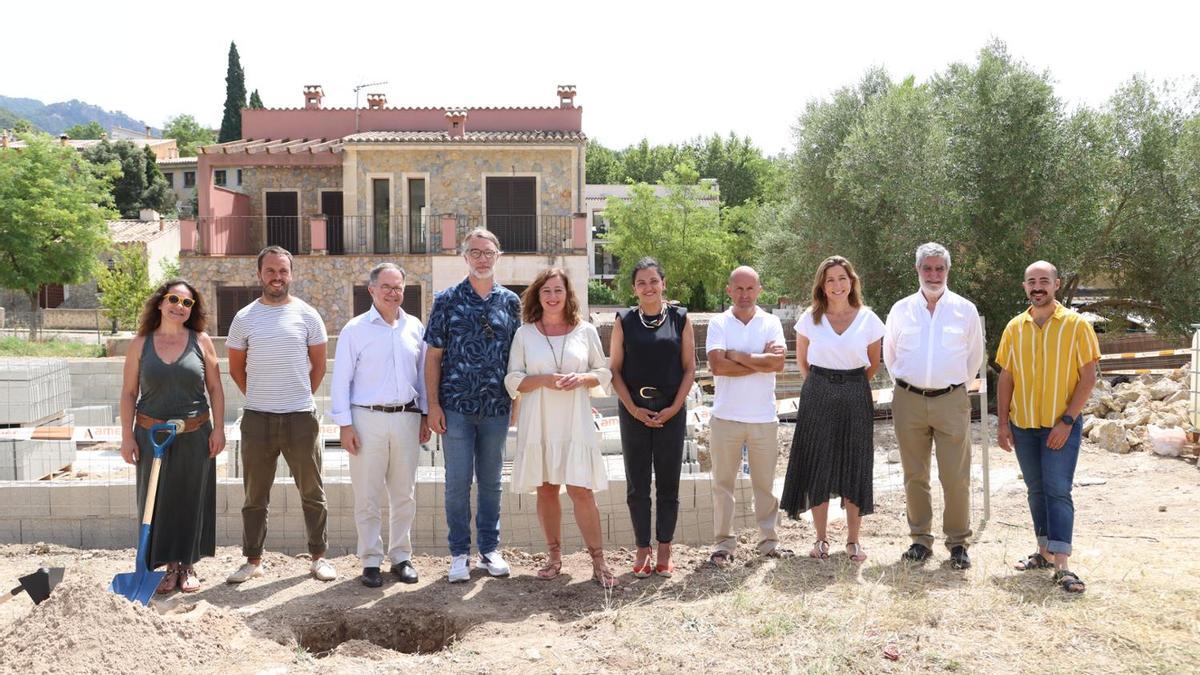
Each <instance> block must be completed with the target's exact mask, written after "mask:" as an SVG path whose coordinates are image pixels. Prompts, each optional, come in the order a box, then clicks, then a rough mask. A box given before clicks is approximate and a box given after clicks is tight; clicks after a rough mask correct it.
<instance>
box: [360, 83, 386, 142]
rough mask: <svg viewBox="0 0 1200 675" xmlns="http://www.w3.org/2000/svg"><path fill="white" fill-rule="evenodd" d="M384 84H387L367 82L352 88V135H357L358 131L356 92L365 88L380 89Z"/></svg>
mask: <svg viewBox="0 0 1200 675" xmlns="http://www.w3.org/2000/svg"><path fill="white" fill-rule="evenodd" d="M385 84H387V82H367V83H366V84H360V85H357V86H356V87H354V133H356V134H357V133H358V131H359V128H358V92H360V91H362V90H363V89H366V88H367V87H380V86H383V85H385Z"/></svg>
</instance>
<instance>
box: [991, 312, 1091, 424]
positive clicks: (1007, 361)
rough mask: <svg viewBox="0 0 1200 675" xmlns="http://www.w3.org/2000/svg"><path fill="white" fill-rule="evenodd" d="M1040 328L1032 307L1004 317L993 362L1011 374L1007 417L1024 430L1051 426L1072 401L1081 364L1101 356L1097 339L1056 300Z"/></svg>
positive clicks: (1077, 315) (1080, 319) (1089, 326)
mask: <svg viewBox="0 0 1200 675" xmlns="http://www.w3.org/2000/svg"><path fill="white" fill-rule="evenodd" d="M1055 304H1056V306H1055V308H1054V314H1053V315H1052V316H1051V317H1050V318H1049V319H1047V320H1046V323H1044V324H1042V326H1041V327H1039V326H1038V325H1037V323H1036V322H1035V321H1034V320H1033V314H1032V313H1031V311H1024V312H1021V313H1020V314H1018V315H1017V316H1016V317H1014V318H1013V320H1012V321H1009V322H1008V326H1006V327H1005V328H1004V335H1002V336H1001V337H1000V347H999V348H998V349H997V350H996V362H997V363H999V364H1000V367H1002V368H1004V369H1005V370H1007V371H1008V372H1009V373H1011V374H1012V377H1013V396H1012V402H1011V404H1010V406H1009V419H1010V420H1011V421H1012V423H1013V424H1014V425H1016V426H1018V427H1020V428H1022V429H1036V428H1047V429H1048V428H1050V427H1053V426H1054V425H1055V424H1056V423H1057V422H1058V419H1059V418H1060V417H1062V416H1063V413H1065V412H1066V411H1067V404H1068V403H1070V402H1071V395H1072V394H1074V393H1075V385H1077V384H1079V369H1080V368H1082V367H1083V366H1084V364H1087V363H1091V362H1093V361H1095V360H1097V359H1099V358H1100V342H1099V341H1098V340H1097V339H1096V331H1094V330H1092V326H1091V324H1089V323H1088V322H1087V321H1085V320H1084V319H1083V317H1081V316H1079V313H1078V312H1075V311H1073V310H1070V309H1067V308H1066V307H1063V306H1062V305H1060V304H1057V303H1055Z"/></svg>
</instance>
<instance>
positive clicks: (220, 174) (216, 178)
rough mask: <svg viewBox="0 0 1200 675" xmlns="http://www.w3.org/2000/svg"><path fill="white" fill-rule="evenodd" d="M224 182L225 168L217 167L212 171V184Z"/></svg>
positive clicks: (222, 183)
mask: <svg viewBox="0 0 1200 675" xmlns="http://www.w3.org/2000/svg"><path fill="white" fill-rule="evenodd" d="M224 184H225V169H217V170H216V171H213V185H224Z"/></svg>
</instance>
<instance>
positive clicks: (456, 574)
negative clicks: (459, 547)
mask: <svg viewBox="0 0 1200 675" xmlns="http://www.w3.org/2000/svg"><path fill="white" fill-rule="evenodd" d="M470 559H471V556H469V555H466V554H463V555H456V556H451V557H450V583H452V584H456V583H458V582H460V581H469V580H470V579H471V564H470V562H468V561H469V560H470Z"/></svg>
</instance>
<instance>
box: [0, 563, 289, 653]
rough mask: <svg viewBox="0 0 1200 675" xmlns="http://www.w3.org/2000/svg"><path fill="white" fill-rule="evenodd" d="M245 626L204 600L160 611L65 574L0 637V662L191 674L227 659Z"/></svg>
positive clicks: (244, 630)
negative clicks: (186, 672) (56, 584)
mask: <svg viewBox="0 0 1200 675" xmlns="http://www.w3.org/2000/svg"><path fill="white" fill-rule="evenodd" d="M246 630H247V628H246V624H245V622H244V621H243V620H242V619H241V618H240V617H238V616H237V615H235V614H233V613H231V612H229V611H228V610H225V609H222V608H219V607H214V606H212V605H210V604H208V603H206V602H200V603H197V604H194V605H193V604H176V605H174V606H172V607H171V608H170V609H165V608H164V613H160V609H156V608H155V606H151V607H144V606H142V605H140V604H137V603H133V602H130V601H129V600H127V599H125V598H124V597H121V596H119V595H116V594H114V593H111V592H109V591H108V590H106V589H104V588H101V587H99V586H98V585H96V584H95V583H94V582H91V583H89V582H87V581H83V580H72V579H69V578H68V579H65V580H64V581H63V582H62V583H61V584H60V585H59V586H58V587H57V588H55V589H54V593H53V594H51V596H50V598H49V599H48V600H46V601H45V602H43V603H42V604H41V605H37V606H34V607H32V608H30V610H29V614H28V615H27V616H25V617H24V618H23V619H21V620H19V621H16V622H14V623H13V624H12V626H11V627H10V628H9V629H8V630H7V631H5V632H4V633H3V634H2V635H0V663H3V664H4V668H5V670H8V671H9V672H24V673H62V672H69V673H78V672H135V671H137V672H185V671H194V670H196V669H197V668H207V667H211V666H214V665H216V664H218V663H221V662H229V661H232V660H233V659H234V658H235V650H236V648H237V646H238V644H239V643H241V642H242V640H241V639H240V638H241V637H242V634H243V633H244V632H246ZM260 644H261V642H260ZM285 658H286V657H285ZM285 662H286V661H285Z"/></svg>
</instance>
